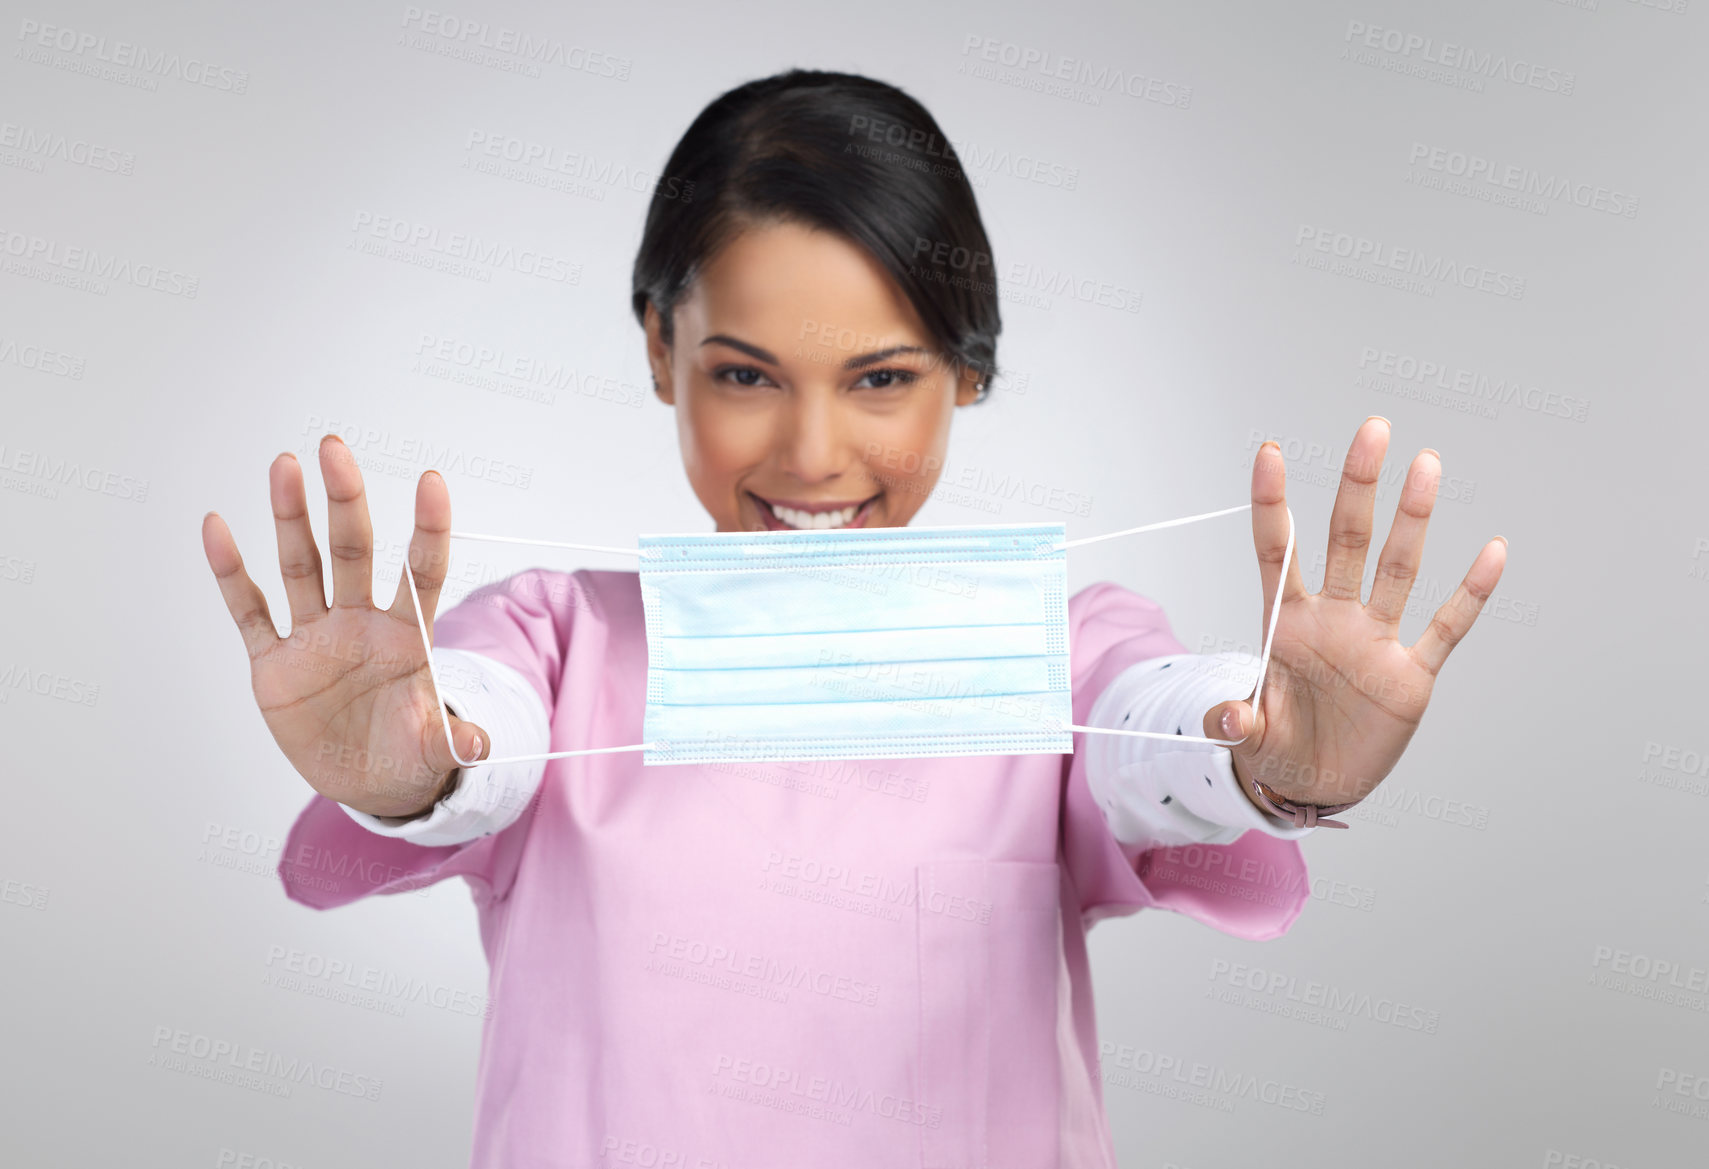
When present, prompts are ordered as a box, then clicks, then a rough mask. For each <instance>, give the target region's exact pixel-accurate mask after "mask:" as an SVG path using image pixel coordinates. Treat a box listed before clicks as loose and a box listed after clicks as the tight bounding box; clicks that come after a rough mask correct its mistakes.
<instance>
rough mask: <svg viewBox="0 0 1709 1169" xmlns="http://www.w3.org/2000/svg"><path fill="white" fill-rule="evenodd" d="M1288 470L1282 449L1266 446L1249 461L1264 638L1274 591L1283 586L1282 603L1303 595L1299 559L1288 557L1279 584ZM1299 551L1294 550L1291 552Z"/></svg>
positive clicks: (1285, 529) (1284, 546) (1286, 526)
mask: <svg viewBox="0 0 1709 1169" xmlns="http://www.w3.org/2000/svg"><path fill="white" fill-rule="evenodd" d="M1287 480H1288V468H1287V464H1286V463H1285V462H1284V461H1283V459H1282V448H1281V447H1280V446H1279V445H1278V444H1276V443H1274V442H1266V443H1265V444H1264V445H1263V446H1261V447H1259V448H1258V455H1257V457H1256V458H1254V459H1253V460H1252V543H1253V546H1254V547H1255V548H1256V549H1257V552H1258V575H1259V577H1260V578H1261V579H1262V581H1263V584H1264V620H1263V624H1262V629H1263V631H1264V636H1266V637H1268V636H1269V632H1270V610H1271V608H1273V607H1274V605H1275V602H1276V588H1277V585H1278V584H1279V583H1285V586H1286V587H1285V588H1283V590H1282V600H1284V601H1292V600H1297V599H1299V598H1300V597H1303V596H1305V595H1306V591H1305V581H1303V580H1302V579H1300V558H1299V557H1298V556H1292V557H1290V558H1289V563H1288V579H1287V581H1286V582H1282V581H1281V579H1280V578H1281V575H1282V572H1281V569H1282V554H1283V553H1284V552H1286V551H1287V550H1288V529H1289V520H1288V500H1287ZM1298 550H1299V549H1298V548H1297V547H1296V548H1295V551H1296V552H1297V551H1298Z"/></svg>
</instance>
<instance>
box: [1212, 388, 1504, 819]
mask: <svg viewBox="0 0 1709 1169" xmlns="http://www.w3.org/2000/svg"><path fill="white" fill-rule="evenodd" d="M1388 445H1389V427H1388V422H1387V420H1386V419H1383V418H1381V417H1378V416H1375V415H1373V416H1372V417H1370V418H1367V419H1366V420H1365V422H1364V423H1363V424H1362V425H1361V426H1360V427H1359V430H1358V432H1357V433H1356V434H1355V435H1354V437H1353V444H1352V446H1351V447H1349V448H1348V450H1347V458H1346V461H1345V463H1344V464H1343V466H1342V475H1341V487H1340V490H1339V491H1337V492H1336V496H1335V509H1334V511H1333V512H1331V513H1330V517H1329V553H1328V561H1327V564H1326V565H1325V567H1324V573H1323V587H1322V589H1320V590H1319V591H1318V592H1317V593H1308V592H1306V590H1305V585H1304V583H1303V582H1302V581H1301V580H1300V565H1299V548H1298V546H1297V544H1296V546H1295V548H1294V556H1293V558H1292V561H1291V563H1289V565H1288V577H1287V580H1286V582H1285V583H1284V584H1283V590H1282V607H1281V612H1280V615H1279V617H1278V619H1277V626H1276V636H1275V641H1274V643H1273V644H1272V646H1271V649H1270V664H1269V667H1268V668H1267V669H1266V671H1265V674H1264V694H1263V697H1262V701H1261V702H1259V703H1258V704H1257V706H1256V707H1254V705H1253V703H1252V702H1251V701H1249V700H1235V701H1231V702H1223V703H1219V704H1217V705H1216V706H1214V707H1212V708H1211V710H1210V711H1209V713H1207V714H1206V716H1205V721H1204V728H1205V734H1206V735H1207V736H1208V737H1211V738H1217V739H1240V738H1244V739H1245V741H1244V742H1242V743H1240V744H1239V745H1237V746H1234V747H1231V748H1230V751H1231V752H1232V753H1233V755H1234V770H1235V773H1236V775H1238V776H1239V777H1240V780H1241V786H1242V789H1243V790H1244V791H1245V792H1246V793H1247V798H1248V799H1249V800H1253V803H1254V804H1255V805H1256V804H1257V801H1256V799H1255V798H1254V797H1253V796H1252V794H1251V788H1252V780H1253V778H1254V777H1256V778H1257V779H1260V780H1262V781H1263V782H1264V786H1265V787H1267V788H1268V789H1270V790H1271V791H1272V792H1275V793H1277V794H1278V795H1280V796H1282V797H1285V798H1287V799H1289V800H1292V801H1294V802H1296V803H1301V804H1317V805H1329V804H1343V803H1348V802H1351V801H1353V800H1359V799H1363V798H1364V797H1365V796H1366V795H1367V794H1369V793H1370V791H1371V789H1373V788H1375V787H1376V786H1377V784H1379V783H1381V782H1382V780H1383V778H1384V777H1385V776H1387V775H1388V774H1389V772H1390V771H1391V770H1393V769H1394V765H1395V763H1396V762H1397V761H1398V760H1399V759H1400V756H1401V752H1403V751H1404V750H1406V745H1407V743H1408V742H1409V741H1410V740H1411V739H1412V734H1413V732H1414V731H1416V730H1417V729H1418V723H1419V720H1420V719H1421V718H1423V717H1424V708H1425V706H1426V705H1428V704H1429V702H1430V689H1431V686H1432V685H1433V684H1434V683H1435V681H1436V675H1437V673H1438V672H1439V671H1440V670H1441V669H1442V663H1443V662H1444V661H1446V660H1447V658H1448V654H1449V653H1450V652H1452V650H1453V648H1454V647H1455V646H1456V645H1458V644H1459V642H1460V639H1461V638H1463V637H1465V635H1466V633H1467V631H1469V630H1470V629H1471V627H1472V622H1473V621H1475V620H1476V619H1477V616H1478V613H1479V612H1480V611H1481V610H1482V609H1483V606H1484V602H1485V601H1487V600H1488V599H1489V596H1490V593H1491V592H1493V591H1494V590H1495V585H1496V582H1497V581H1498V580H1500V579H1501V570H1502V567H1503V566H1504V565H1505V564H1506V562H1507V542H1506V541H1505V540H1504V539H1503V538H1501V537H1499V536H1497V537H1496V538H1494V539H1492V540H1490V542H1489V543H1487V544H1485V545H1484V546H1483V548H1482V549H1481V550H1480V551H1479V552H1478V555H1477V559H1475V560H1473V561H1472V566H1471V568H1470V569H1468V570H1467V572H1466V576H1465V579H1464V580H1462V581H1461V582H1460V587H1459V588H1457V589H1455V590H1454V595H1453V596H1451V597H1449V598H1448V599H1447V600H1446V601H1444V602H1443V604H1442V607H1441V608H1439V609H1437V610H1436V613H1435V616H1433V617H1432V618H1431V620H1430V624H1429V626H1428V627H1427V628H1426V629H1425V630H1424V632H1423V633H1422V634H1420V635H1419V638H1418V640H1417V641H1416V642H1414V643H1413V644H1412V645H1410V646H1408V645H1402V644H1401V643H1400V640H1399V638H1398V637H1397V636H1396V634H1397V633H1398V632H1399V630H1400V618H1401V614H1402V613H1403V612H1404V611H1405V609H1406V600H1407V596H1408V595H1409V594H1410V593H1411V591H1412V584H1413V580H1414V578H1416V577H1417V575H1418V564H1419V560H1420V558H1421V557H1422V555H1423V553H1424V530H1425V527H1426V526H1427V525H1428V524H1429V521H1430V511H1431V508H1432V506H1433V505H1434V504H1435V501H1436V487H1437V483H1438V482H1439V480H1440V479H1441V475H1442V465H1441V461H1440V458H1439V456H1438V455H1437V453H1436V452H1435V451H1434V450H1431V449H1429V448H1426V449H1425V450H1423V451H1420V452H1419V454H1418V455H1417V457H1415V458H1414V459H1413V460H1412V466H1411V467H1410V468H1409V469H1408V471H1407V476H1406V483H1405V486H1404V487H1403V488H1402V489H1401V493H1400V502H1399V504H1398V505H1397V507H1396V508H1395V518H1394V523H1393V525H1392V526H1391V527H1390V528H1389V536H1388V542H1387V543H1385V544H1384V545H1383V550H1382V555H1381V556H1380V557H1379V558H1378V560H1377V572H1376V578H1375V581H1374V582H1373V584H1372V586H1371V599H1370V600H1369V601H1361V600H1360V599H1359V595H1360V586H1361V582H1362V581H1363V579H1364V575H1365V558H1366V552H1367V549H1368V548H1369V547H1370V543H1371V512H1372V508H1373V505H1374V504H1375V501H1376V487H1377V482H1378V472H1379V470H1380V469H1381V468H1382V465H1383V455H1384V453H1385V452H1386V451H1387V450H1388ZM1286 482H1287V470H1286V467H1285V466H1284V464H1283V461H1282V451H1281V448H1280V447H1279V446H1277V445H1276V444H1275V443H1265V444H1264V445H1263V446H1262V447H1260V448H1259V450H1258V454H1257V457H1256V458H1254V459H1253V463H1252V538H1253V543H1254V544H1255V545H1256V547H1257V551H1258V569H1259V576H1260V577H1262V578H1263V583H1264V615H1263V628H1264V631H1265V634H1266V635H1267V634H1268V631H1269V619H1270V608H1271V605H1272V604H1273V603H1274V601H1275V596H1276V586H1277V582H1276V580H1275V578H1276V577H1277V576H1278V575H1280V574H1279V573H1278V572H1277V569H1278V568H1279V567H1280V566H1281V563H1282V551H1283V549H1284V548H1286V546H1287V542H1288V513H1287V505H1286V502H1285V493H1284V487H1285V486H1286ZM1260 645H1262V642H1260ZM1225 716H1228V719H1230V720H1232V721H1225Z"/></svg>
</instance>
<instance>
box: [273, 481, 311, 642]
mask: <svg viewBox="0 0 1709 1169" xmlns="http://www.w3.org/2000/svg"><path fill="white" fill-rule="evenodd" d="M267 478H268V490H269V493H270V494H271V496H272V500H273V530H274V531H275V532H276V533H277V535H278V540H279V575H280V576H282V577H284V578H285V599H286V601H288V602H289V603H290V606H291V622H292V625H293V626H295V625H296V624H297V623H299V622H302V621H310V620H313V619H314V618H316V617H319V616H320V615H321V614H322V613H325V612H326V585H325V584H324V583H322V581H321V576H320V549H319V548H317V547H315V537H314V531H313V529H311V528H310V527H309V507H308V497H307V496H306V495H304V493H303V468H302V467H301V465H299V464H298V462H297V457H296V456H295V455H293V454H291V453H290V452H289V451H287V452H286V453H284V454H282V455H280V456H279V457H278V458H276V459H274V460H273V466H272V469H271V470H270V471H269V473H268V476H267Z"/></svg>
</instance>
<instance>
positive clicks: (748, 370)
mask: <svg viewBox="0 0 1709 1169" xmlns="http://www.w3.org/2000/svg"><path fill="white" fill-rule="evenodd" d="M741 374H752V375H753V376H754V377H755V378H756V379H764V377H765V374H764V373H763V372H761V371H760V370H758V369H755V368H754V367H753V366H751V365H726V366H724V367H723V368H721V369H718V370H716V371H715V372H714V373H713V374H712V380H713V381H715V382H724V383H725V384H726V385H736V386H749V387H753V386H757V385H759V381H757V380H756V381H746V380H744V379H743V378H741V377H738V376H734V375H741Z"/></svg>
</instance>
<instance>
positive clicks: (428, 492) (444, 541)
mask: <svg viewBox="0 0 1709 1169" xmlns="http://www.w3.org/2000/svg"><path fill="white" fill-rule="evenodd" d="M450 556H451V492H450V491H449V490H447V489H446V486H445V480H444V479H441V478H440V477H439V472H438V471H427V472H425V473H423V474H422V476H421V480H420V481H419V482H418V483H416V485H415V534H414V535H412V536H411V537H410V541H409V570H410V572H411V573H413V574H414V576H415V589H416V593H417V594H418V595H419V596H420V597H421V615H422V619H423V621H424V622H425V623H426V625H427V628H428V631H429V632H431V631H432V629H433V612H434V609H435V608H436V607H437V606H438V604H439V588H440V586H441V585H443V584H444V583H445V569H446V565H447V563H448V562H449V560H450ZM391 615H392V616H393V617H396V618H397V619H398V620H400V621H407V622H409V623H410V624H411V625H412V626H413V625H414V624H415V605H414V603H413V602H412V601H411V600H410V595H409V577H407V576H404V575H402V574H399V576H398V595H397V599H396V600H394V601H393V602H392V608H391Z"/></svg>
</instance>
